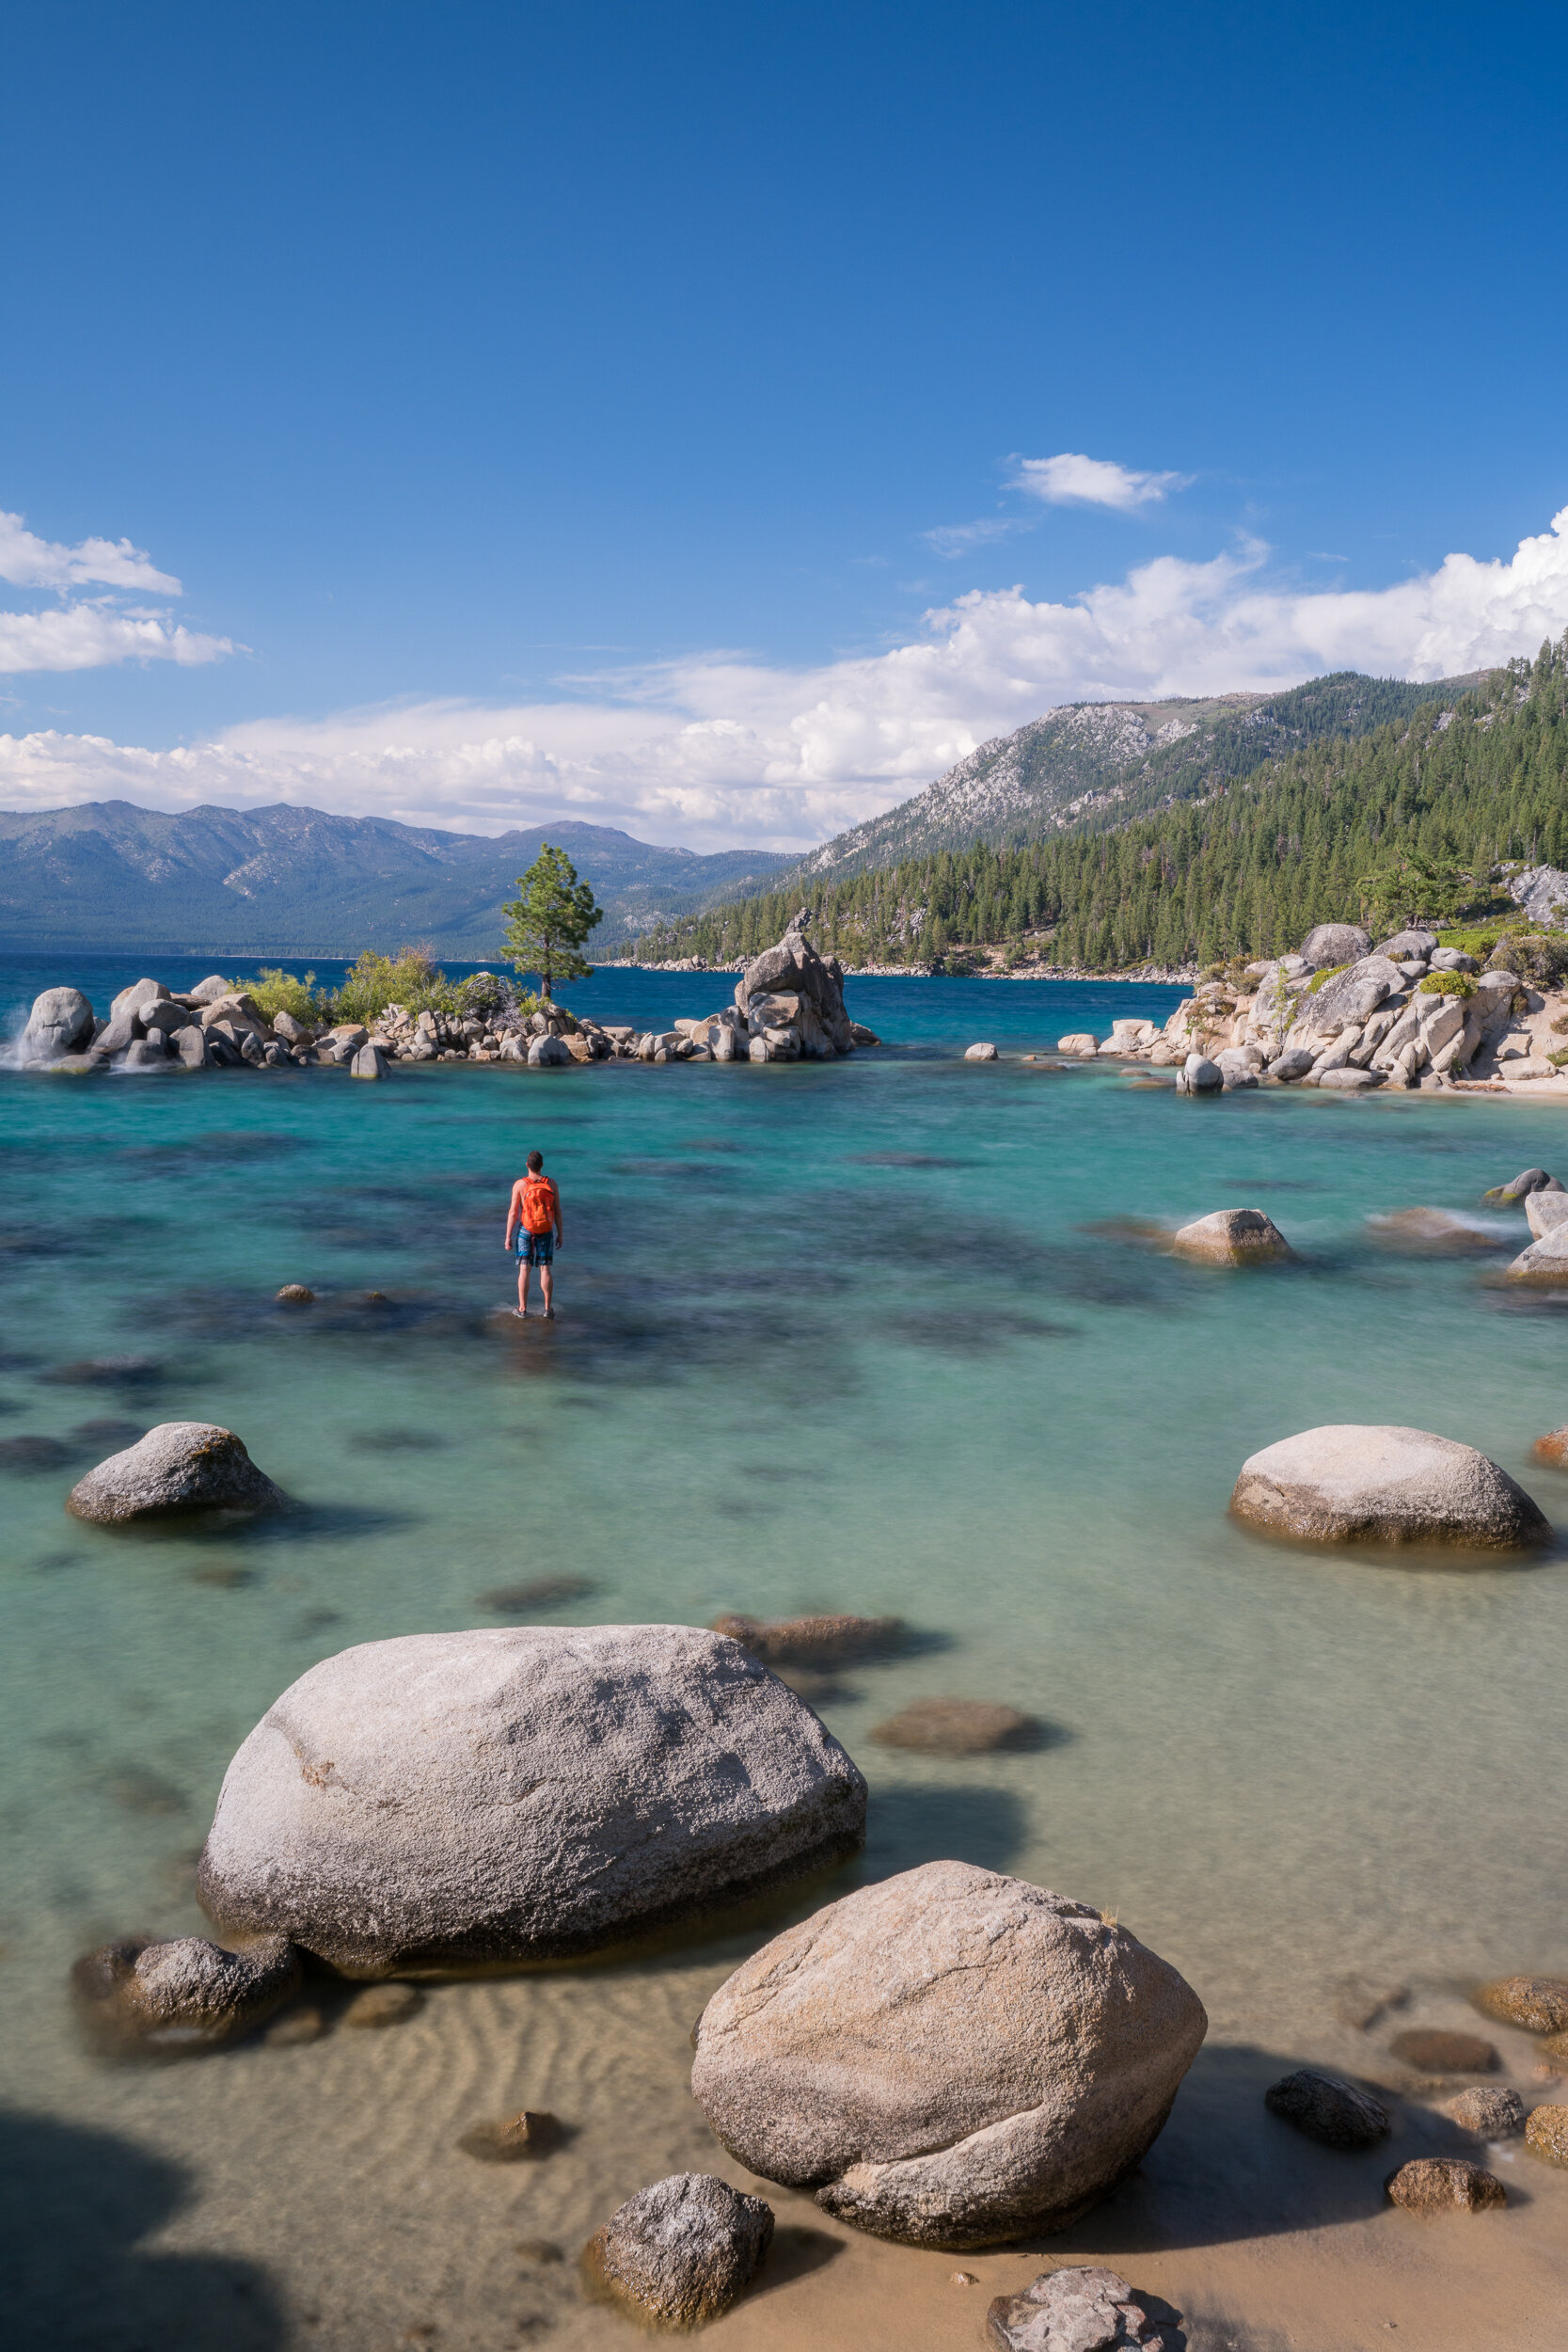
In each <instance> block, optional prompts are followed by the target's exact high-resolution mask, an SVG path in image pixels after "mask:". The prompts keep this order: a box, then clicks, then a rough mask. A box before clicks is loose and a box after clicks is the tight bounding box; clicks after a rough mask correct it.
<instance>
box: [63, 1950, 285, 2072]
mask: <svg viewBox="0 0 1568 2352" xmlns="http://www.w3.org/2000/svg"><path fill="white" fill-rule="evenodd" d="M302 1979H303V1968H302V1963H301V1959H300V1955H299V1953H298V1952H297V1951H296V1950H295V1949H294V1947H293V1945H292V1944H291V1943H290V1942H289V1940H288V1938H287V1936H283V1935H268V1936H263V1937H261V1940H260V1941H259V1942H257V1943H255V1944H252V1945H249V1946H248V1947H245V1949H244V1950H242V1951H226V1950H225V1949H224V1948H223V1947H222V1946H221V1945H218V1944H213V1943H210V1942H209V1941H208V1940H207V1938H206V1937H205V1936H201V1935H182V1936H177V1937H176V1938H175V1939H174V1941H173V1942H172V1943H167V1944H155V1943H146V1942H143V1941H142V1940H141V1939H140V1938H139V1937H133V1938H130V1939H129V1940H127V1941H126V1942H123V1943H119V1944H105V1945H103V1946H102V1947H100V1949H99V1950H97V1951H96V1952H89V1953H87V1956H86V1958H85V1959H82V1960H79V1961H78V1962H77V1963H76V1965H75V1967H74V1968H73V1969H72V1970H71V1983H72V1987H73V1989H74V1991H75V1994H76V1997H77V2000H78V2002H79V2003H80V2004H81V2006H82V2008H83V2010H84V2011H85V2012H86V2014H87V2020H88V2022H89V2024H90V2025H91V2026H93V2028H94V2030H95V2031H97V2032H99V2033H102V2034H103V2035H104V2036H105V2037H106V2038H108V2039H110V2040H114V2041H121V2042H141V2043H144V2044H146V2045H147V2046H148V2047H150V2048H152V2049H165V2050H176V2049H191V2050H198V2049H215V2048H216V2047H217V2046H218V2045H219V2044H220V2043H222V2042H232V2041H233V2040H234V2039H235V2038H236V2036H237V2035H239V2034H243V2033H248V2032H249V2031H250V2030H251V2028H252V2027H253V2026H260V2025H262V2024H264V2023H265V2021H266V2019H267V2018H269V2017H270V2016H271V2015H272V2013H273V2011H274V2010H277V2009H280V2008H281V2007H282V2005H283V2003H284V2002H285V2001H286V2000H288V1999H289V1997H290V1995H291V1994H294V1993H297V1992H298V1990H299V1987H300V1984H301V1981H302Z"/></svg>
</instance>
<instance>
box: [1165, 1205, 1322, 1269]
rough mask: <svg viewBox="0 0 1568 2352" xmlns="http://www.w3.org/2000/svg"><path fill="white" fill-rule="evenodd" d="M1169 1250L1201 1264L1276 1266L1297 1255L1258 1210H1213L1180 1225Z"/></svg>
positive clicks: (1273, 1222)
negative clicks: (1206, 1214) (1171, 1249)
mask: <svg viewBox="0 0 1568 2352" xmlns="http://www.w3.org/2000/svg"><path fill="white" fill-rule="evenodd" d="M1171 1247H1172V1248H1173V1249H1174V1250H1175V1251H1176V1252H1177V1255H1178V1256H1179V1257H1182V1258H1192V1259H1194V1260H1196V1262H1197V1263H1199V1264H1202V1265H1278V1264H1281V1263H1283V1262H1285V1261H1286V1260H1288V1259H1291V1258H1293V1257H1294V1256H1295V1254H1296V1253H1295V1251H1294V1250H1293V1249H1292V1248H1291V1245H1290V1243H1289V1242H1288V1241H1287V1240H1286V1238H1285V1236H1284V1234H1283V1233H1282V1232H1280V1230H1279V1228H1278V1226H1277V1225H1276V1224H1275V1221H1274V1219H1273V1217H1271V1216H1264V1214H1263V1212H1262V1210H1261V1209H1215V1210H1213V1211H1212V1214H1211V1215H1210V1216H1200V1217H1196V1218H1195V1219H1194V1221H1193V1223H1192V1224H1191V1225H1183V1226H1182V1227H1181V1228H1180V1231H1179V1232H1178V1233H1177V1235H1176V1238H1175V1240H1174V1241H1173V1242H1172V1244H1171Z"/></svg>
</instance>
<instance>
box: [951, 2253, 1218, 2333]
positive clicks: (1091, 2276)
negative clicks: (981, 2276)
mask: <svg viewBox="0 0 1568 2352" xmlns="http://www.w3.org/2000/svg"><path fill="white" fill-rule="evenodd" d="M959 2275H960V2276H962V2275H963V2274H962V2273H960V2274H959ZM1156 2313H1158V2316H1157V2315H1156ZM1180 2325H1181V2322H1180V2314H1179V2313H1177V2312H1172V2311H1171V2310H1170V2306H1169V2305H1168V2304H1165V2303H1162V2302H1160V2300H1159V2298H1158V2297H1156V2296H1148V2295H1143V2294H1140V2293H1139V2292H1138V2291H1137V2289H1135V2288H1134V2287H1132V2286H1130V2285H1129V2284H1128V2281H1127V2280H1125V2279H1123V2278H1121V2277H1120V2276H1119V2275H1118V2273H1117V2272H1116V2271H1114V2270H1101V2269H1099V2268H1098V2267H1093V2266H1091V2265H1087V2264H1072V2265H1068V2266H1067V2267H1065V2268H1063V2269H1061V2270H1045V2271H1042V2272H1041V2273H1040V2276H1039V2277H1038V2278H1037V2280H1035V2282H1034V2284H1033V2286H1028V2287H1025V2288H1024V2290H1023V2293H1022V2295H998V2296H995V2297H993V2299H992V2302H991V2305H990V2310H989V2311H988V2312H987V2313H986V2335H987V2339H988V2341H989V2342H990V2344H993V2345H994V2346H995V2347H996V2352H1122V2347H1123V2346H1126V2347H1128V2348H1129V2352H1132V2347H1137V2352H1176V2347H1177V2345H1178V2344H1180V2343H1181V2342H1182V2338H1181V2336H1180V2334H1179V2332H1178V2330H1179V2329H1180Z"/></svg>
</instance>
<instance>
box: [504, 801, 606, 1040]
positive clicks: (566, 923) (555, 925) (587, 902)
mask: <svg viewBox="0 0 1568 2352" xmlns="http://www.w3.org/2000/svg"><path fill="white" fill-rule="evenodd" d="M517 890H518V896H517V897H516V898H509V899H508V900H507V901H506V903H505V905H504V906H503V907H502V908H501V913H502V914H504V915H505V916H507V918H508V921H507V930H506V939H505V942H504V945H505V947H506V952H507V954H508V955H509V956H510V957H511V959H512V962H513V968H514V969H515V971H518V972H537V974H538V975H539V993H540V994H541V995H542V996H543V997H544V999H545V1002H546V1004H548V1003H549V1001H550V998H551V996H552V994H553V993H554V988H555V983H556V981H557V980H587V979H592V977H593V976H594V967H593V965H592V964H591V963H588V962H586V961H584V959H583V956H582V953H581V949H582V946H583V943H584V941H585V940H586V939H587V937H588V934H589V932H590V931H591V930H593V928H594V924H595V923H598V922H601V921H602V920H603V919H604V916H603V909H602V908H600V907H598V906H596V905H595V904H594V893H593V891H592V890H591V889H590V888H589V886H588V884H587V883H586V882H578V869H577V867H576V866H574V865H573V864H572V861H571V859H570V858H569V857H568V856H567V854H566V852H565V850H552V849H551V847H550V845H549V843H548V842H547V841H546V843H545V844H544V846H543V847H542V849H541V850H540V851H539V854H538V856H537V857H536V858H535V859H534V861H533V864H532V865H531V866H530V867H529V869H528V872H527V873H526V874H520V875H519V876H518V877H517Z"/></svg>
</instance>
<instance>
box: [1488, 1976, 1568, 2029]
mask: <svg viewBox="0 0 1568 2352" xmlns="http://www.w3.org/2000/svg"><path fill="white" fill-rule="evenodd" d="M1477 2009H1483V2011H1486V2016H1488V2018H1502V2021H1505V2026H1524V2030H1526V2032H1528V2035H1559V2032H1563V2027H1568V1979H1561V1976H1505V1979H1500V1980H1497V1983H1496V1985H1481V1990H1479V1993H1477Z"/></svg>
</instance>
